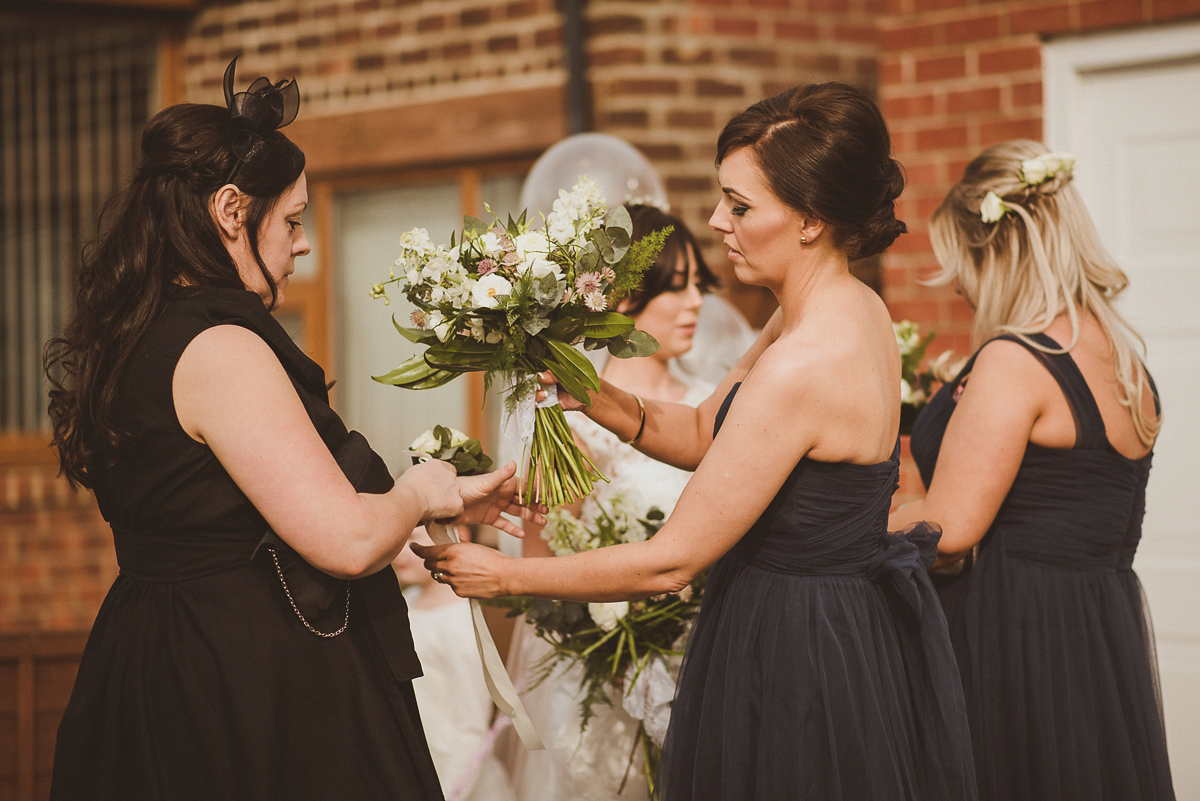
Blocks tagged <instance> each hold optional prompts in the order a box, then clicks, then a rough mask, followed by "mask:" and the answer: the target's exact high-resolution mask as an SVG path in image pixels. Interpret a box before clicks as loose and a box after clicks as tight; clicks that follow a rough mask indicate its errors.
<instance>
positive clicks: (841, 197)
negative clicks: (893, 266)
mask: <svg viewBox="0 0 1200 801" xmlns="http://www.w3.org/2000/svg"><path fill="white" fill-rule="evenodd" d="M743 147H745V148H749V149H750V151H751V152H752V153H753V154H754V157H755V160H756V162H757V163H758V166H759V168H760V169H761V170H762V171H763V174H764V175H765V176H766V178H767V181H768V183H769V184H770V187H771V190H772V191H773V192H774V193H775V195H776V196H777V197H778V198H779V199H780V200H782V201H783V202H784V203H785V204H786V205H788V206H790V207H791V208H793V209H795V210H796V211H798V212H800V213H802V214H807V215H811V216H813V217H816V218H817V219H819V220H821V221H823V222H825V223H826V224H827V225H828V226H830V228H831V229H832V234H833V241H834V242H835V243H836V244H837V245H838V246H839V247H840V248H842V249H843V250H844V251H845V253H846V256H847V258H848V259H850V260H852V261H853V260H855V259H862V258H866V257H868V256H874V255H877V254H879V253H882V252H883V251H884V250H886V249H887V247H888V246H889V245H891V244H892V242H894V241H895V240H896V237H898V236H899V235H900V234H902V233H905V231H907V230H908V229H907V227H906V226H905V225H904V223H903V222H901V221H900V220H897V219H896V215H895V200H896V198H897V197H899V195H900V192H901V190H903V189H904V172H903V170H902V169H901V167H900V164H899V162H897V161H896V160H895V159H893V158H892V156H891V152H892V146H891V138H890V137H889V136H888V130H887V125H886V124H885V123H884V121H883V115H882V114H880V112H879V107H878V106H876V105H875V102H874V101H873V100H871V98H869V97H868V96H867V95H866V94H865V93H863V92H862V91H861V90H859V89H856V88H854V87H852V86H847V85H846V84H841V83H824V84H809V85H806V86H796V87H793V88H791V89H788V90H787V91H785V92H781V93H780V94H778V95H775V96H774V97H769V98H767V99H766V100H761V101H759V102H758V103H755V104H754V105H753V106H750V107H749V108H748V109H746V110H745V111H743V112H741V113H740V114H738V115H737V116H736V117H734V118H733V119H732V120H730V121H729V123H728V124H727V125H726V126H725V129H724V130H723V131H721V135H720V137H719V138H718V140H717V166H720V164H721V162H722V161H724V160H725V157H726V156H728V155H729V154H730V153H731V152H733V151H734V150H738V149H740V148H743Z"/></svg>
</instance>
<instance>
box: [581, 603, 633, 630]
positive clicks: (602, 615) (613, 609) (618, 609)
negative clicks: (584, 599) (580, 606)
mask: <svg viewBox="0 0 1200 801" xmlns="http://www.w3.org/2000/svg"><path fill="white" fill-rule="evenodd" d="M588 614H589V615H591V616H592V620H593V621H595V623H596V625H597V626H599V627H600V628H601V629H603V630H604V631H612V630H613V629H615V628H616V627H617V624H618V623H620V622H621V618H623V617H625V616H626V615H627V614H629V601H614V602H612V603H606V604H588Z"/></svg>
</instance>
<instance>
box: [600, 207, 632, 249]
mask: <svg viewBox="0 0 1200 801" xmlns="http://www.w3.org/2000/svg"><path fill="white" fill-rule="evenodd" d="M604 227H605V228H608V229H609V232H608V233H609V236H612V233H613V232H612V230H611V229H613V228H619V229H621V230H622V231H624V232H625V240H626V241H628V240H629V237H630V236H632V235H633V218H632V217H630V216H629V209H627V208H625V207H624V206H617V207H616V208H615V209H613V210H612V213H611V214H609V215H608V220H606V221H605V223H604Z"/></svg>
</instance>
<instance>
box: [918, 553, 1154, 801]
mask: <svg viewBox="0 0 1200 801" xmlns="http://www.w3.org/2000/svg"><path fill="white" fill-rule="evenodd" d="M941 594H942V600H943V604H944V607H945V610H946V617H947V620H948V622H949V625H950V635H951V640H952V642H953V644H954V648H955V652H956V654H957V656H958V662H959V667H960V670H961V674H962V680H963V689H964V693H965V696H966V700H967V714H968V718H969V719H970V723H971V735H972V739H973V742H974V748H975V763H976V770H977V772H978V777H979V795H980V798H981V799H987V800H988V801H1009V799H1016V798H1019V799H1028V801H1043V800H1044V801H1072V799H1077V800H1078V801H1104V800H1105V799H1111V800H1112V801H1118V799H1119V800H1120V801H1130V800H1131V799H1137V800H1138V801H1169V799H1174V797H1175V794H1174V791H1173V789H1172V785H1171V774H1170V767H1169V765H1168V762H1167V750H1166V738H1165V735H1164V732H1163V723H1162V714H1161V703H1160V700H1159V696H1158V671H1157V667H1156V665H1155V658H1154V644H1153V632H1152V630H1151V628H1150V623H1149V618H1148V616H1147V615H1146V613H1145V603H1144V600H1143V595H1142V590H1141V585H1140V583H1139V582H1138V579H1137V576H1136V575H1135V574H1134V573H1133V571H1132V570H1130V569H1117V570H1113V569H1112V568H1111V567H1108V568H1101V567H1097V568H1096V569H1081V568H1079V567H1071V568H1064V567H1060V566H1055V565H1052V564H1046V563H1041V562H1037V561H1032V560H1029V559H1020V558H1015V557H1013V556H1011V555H1009V554H1007V553H1005V552H1004V550H1003V549H1002V548H1001V547H999V546H998V545H997V546H996V547H985V548H984V550H983V552H982V555H981V556H980V559H979V562H978V563H977V564H976V566H975V568H974V570H972V571H971V572H970V573H969V574H967V575H966V576H964V577H963V578H960V579H958V580H957V581H954V582H952V583H950V584H949V585H947V586H946V587H944V588H943V589H942V591H941Z"/></svg>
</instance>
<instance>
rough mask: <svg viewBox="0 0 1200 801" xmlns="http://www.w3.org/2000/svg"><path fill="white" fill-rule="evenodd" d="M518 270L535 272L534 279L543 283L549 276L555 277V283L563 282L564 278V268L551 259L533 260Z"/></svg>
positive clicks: (523, 264) (524, 263)
mask: <svg viewBox="0 0 1200 801" xmlns="http://www.w3.org/2000/svg"><path fill="white" fill-rule="evenodd" d="M517 269H518V270H519V271H520V272H522V273H524V272H527V271H532V272H533V277H534V278H536V279H537V280H539V281H541V280H542V279H543V278H545V277H546V276H547V275H553V276H554V280H555V281H561V280H562V277H563V273H562V268H561V267H559V266H558V264H557V263H556V262H553V261H551V260H550V259H542V258H537V257H535V258H532V259H530V260H529V261H526V262H523V263H522V264H521V265H520V266H519V267H517Z"/></svg>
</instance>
